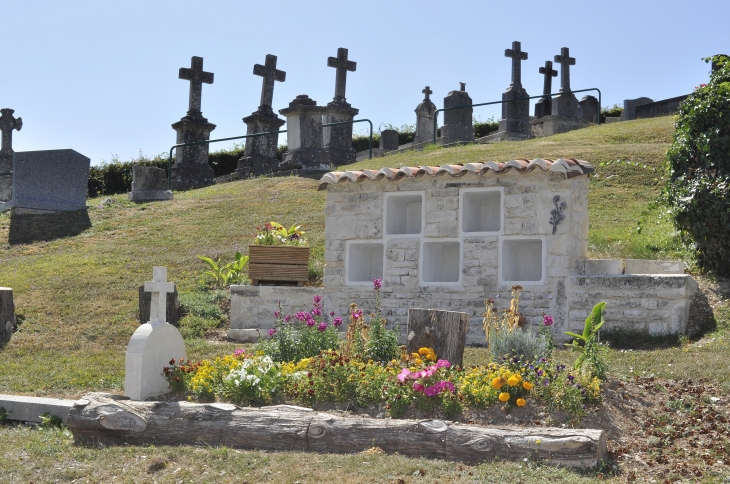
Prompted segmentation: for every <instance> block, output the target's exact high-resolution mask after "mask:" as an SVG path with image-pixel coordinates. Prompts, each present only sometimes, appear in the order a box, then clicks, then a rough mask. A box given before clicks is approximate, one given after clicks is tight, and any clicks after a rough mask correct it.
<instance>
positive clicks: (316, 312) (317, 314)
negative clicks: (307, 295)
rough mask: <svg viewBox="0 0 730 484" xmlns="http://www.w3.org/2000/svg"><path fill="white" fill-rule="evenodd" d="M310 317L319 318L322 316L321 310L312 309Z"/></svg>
mask: <svg viewBox="0 0 730 484" xmlns="http://www.w3.org/2000/svg"><path fill="white" fill-rule="evenodd" d="M312 315H313V316H321V315H322V310H321V309H320V308H314V309H312Z"/></svg>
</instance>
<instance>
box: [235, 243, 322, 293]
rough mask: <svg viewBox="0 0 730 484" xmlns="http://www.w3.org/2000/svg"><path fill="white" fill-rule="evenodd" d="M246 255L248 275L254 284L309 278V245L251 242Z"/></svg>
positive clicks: (298, 280) (305, 279)
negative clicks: (296, 245) (247, 257)
mask: <svg viewBox="0 0 730 484" xmlns="http://www.w3.org/2000/svg"><path fill="white" fill-rule="evenodd" d="M248 255H249V261H248V277H249V279H251V281H252V283H253V284H254V285H256V284H258V283H259V282H260V281H265V282H307V281H308V280H309V247H292V246H287V245H254V244H252V245H249V246H248Z"/></svg>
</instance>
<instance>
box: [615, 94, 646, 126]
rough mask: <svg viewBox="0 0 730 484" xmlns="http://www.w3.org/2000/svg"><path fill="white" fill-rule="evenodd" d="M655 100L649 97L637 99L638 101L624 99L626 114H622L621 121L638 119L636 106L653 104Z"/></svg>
mask: <svg viewBox="0 0 730 484" xmlns="http://www.w3.org/2000/svg"><path fill="white" fill-rule="evenodd" d="M653 102H654V100H653V99H651V98H648V97H637V98H636V99H624V112H622V113H621V117H620V119H621V121H631V120H632V119H636V106H641V105H642V104H649V103H653Z"/></svg>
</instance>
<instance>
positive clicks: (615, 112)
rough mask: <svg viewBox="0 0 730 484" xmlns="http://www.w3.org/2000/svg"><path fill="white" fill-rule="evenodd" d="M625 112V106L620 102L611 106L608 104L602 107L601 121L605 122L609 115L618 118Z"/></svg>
mask: <svg viewBox="0 0 730 484" xmlns="http://www.w3.org/2000/svg"><path fill="white" fill-rule="evenodd" d="M623 112H624V108H623V106H619V105H618V104H614V105H613V106H611V107H608V106H607V107H605V108H601V122H602V123H605V122H606V118H607V117H610V118H617V117H619V116H621V114H622V113H623Z"/></svg>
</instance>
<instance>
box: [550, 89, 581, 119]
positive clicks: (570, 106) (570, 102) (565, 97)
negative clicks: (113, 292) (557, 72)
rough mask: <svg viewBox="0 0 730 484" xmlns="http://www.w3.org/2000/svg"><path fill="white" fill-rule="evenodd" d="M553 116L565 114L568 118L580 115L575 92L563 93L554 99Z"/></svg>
mask: <svg viewBox="0 0 730 484" xmlns="http://www.w3.org/2000/svg"><path fill="white" fill-rule="evenodd" d="M552 103H553V105H552V111H551V114H552V115H553V116H564V117H566V118H577V117H578V99H577V98H576V97H575V95H573V93H564V94H561V95H559V96H557V97H555V98H553V100H552Z"/></svg>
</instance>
